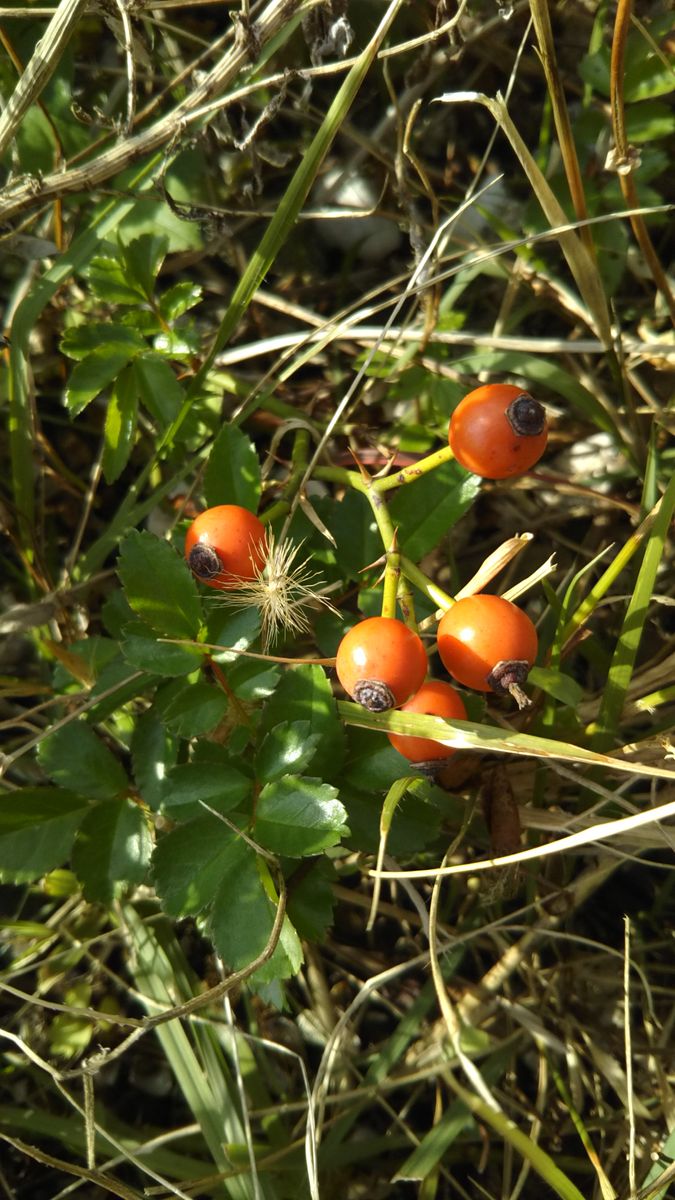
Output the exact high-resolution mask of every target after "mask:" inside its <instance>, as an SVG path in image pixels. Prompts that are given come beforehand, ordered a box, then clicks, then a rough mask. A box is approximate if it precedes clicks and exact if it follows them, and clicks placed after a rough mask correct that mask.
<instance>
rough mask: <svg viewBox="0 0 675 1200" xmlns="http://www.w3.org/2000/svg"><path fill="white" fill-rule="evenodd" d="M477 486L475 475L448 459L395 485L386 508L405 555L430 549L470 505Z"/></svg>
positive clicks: (419, 555) (415, 556) (417, 555)
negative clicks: (400, 484) (388, 506)
mask: <svg viewBox="0 0 675 1200" xmlns="http://www.w3.org/2000/svg"><path fill="white" fill-rule="evenodd" d="M480 486H481V480H480V479H478V478H477V476H475V475H468V474H467V473H466V471H465V470H464V469H463V468H462V467H460V466H459V464H458V463H455V462H449V463H443V465H442V466H440V467H438V468H437V469H436V470H435V471H430V472H429V473H428V474H427V475H422V476H421V477H420V478H419V479H416V480H415V482H414V483H410V484H406V486H405V487H402V488H399V490H398V492H397V493H396V495H395V496H394V497H393V499H392V501H391V505H390V511H391V516H392V520H393V522H394V525H395V526H396V527H397V528H398V533H399V542H400V545H401V549H402V550H403V552H404V553H405V554H406V555H407V556H408V558H412V559H414V560H415V561H416V562H417V561H418V560H419V559H420V558H423V557H424V555H425V554H428V553H429V551H430V550H433V549H434V547H435V546H437V545H438V543H439V541H440V540H441V538H442V537H443V535H444V534H446V533H448V532H449V530H451V529H452V528H453V526H454V525H456V524H457V522H458V520H459V518H460V517H461V516H463V515H464V513H465V512H467V511H468V509H469V508H470V507H471V505H472V503H473V501H474V499H475V497H476V496H477V495H478V492H479V490H480Z"/></svg>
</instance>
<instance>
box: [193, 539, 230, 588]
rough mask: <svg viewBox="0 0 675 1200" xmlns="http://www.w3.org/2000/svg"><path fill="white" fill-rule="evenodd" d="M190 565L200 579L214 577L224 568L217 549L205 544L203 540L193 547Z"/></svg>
mask: <svg viewBox="0 0 675 1200" xmlns="http://www.w3.org/2000/svg"><path fill="white" fill-rule="evenodd" d="M188 566H189V568H190V570H191V571H192V574H193V575H196V576H197V578H198V579H213V578H214V576H215V575H220V572H221V571H222V569H223V564H222V562H221V561H220V559H219V557H218V555H217V554H216V552H215V550H214V549H213V548H212V547H211V546H205V545H204V544H203V543H202V542H198V544H197V545H196V546H193V547H192V549H191V551H190V557H189V558H188Z"/></svg>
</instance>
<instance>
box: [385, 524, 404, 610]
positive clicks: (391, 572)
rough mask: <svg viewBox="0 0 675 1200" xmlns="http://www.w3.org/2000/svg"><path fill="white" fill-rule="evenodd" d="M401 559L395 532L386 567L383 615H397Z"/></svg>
mask: <svg viewBox="0 0 675 1200" xmlns="http://www.w3.org/2000/svg"><path fill="white" fill-rule="evenodd" d="M400 559H401V556H400V554H399V552H398V550H397V549H396V534H394V540H393V542H392V543H391V549H390V550H388V551H387V555H386V562H385V567H384V587H383V589H382V616H383V617H395V616H396V594H397V592H398V584H399V579H400V578H401V567H400Z"/></svg>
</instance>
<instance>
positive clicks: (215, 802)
mask: <svg viewBox="0 0 675 1200" xmlns="http://www.w3.org/2000/svg"><path fill="white" fill-rule="evenodd" d="M252 787H253V785H252V781H251V780H250V779H248V778H247V776H246V775H243V774H242V772H241V771H238V770H237V769H236V768H235V767H233V766H230V764H229V763H227V764H219V763H199V762H189V763H181V764H180V766H177V767H174V768H173V770H172V771H171V772H170V773H169V775H168V776H167V778H166V779H165V780H164V783H163V786H162V789H161V796H162V804H161V807H162V811H163V812H165V813H166V814H167V815H168V816H170V817H171V818H172V819H173V820H176V821H184V820H186V819H189V818H192V817H201V816H203V815H204V809H203V808H202V805H201V802H202V801H203V802H204V803H205V804H208V805H209V806H210V807H211V808H215V809H216V810H217V812H222V813H227V812H230V811H231V810H232V809H234V808H237V806H238V805H240V804H243V803H244V801H245V800H246V799H247V798H248V796H250V794H251V791H252Z"/></svg>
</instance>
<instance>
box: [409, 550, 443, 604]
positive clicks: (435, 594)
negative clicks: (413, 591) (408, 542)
mask: <svg viewBox="0 0 675 1200" xmlns="http://www.w3.org/2000/svg"><path fill="white" fill-rule="evenodd" d="M401 570H402V572H403V574H404V575H405V577H406V579H409V580H410V582H411V583H414V584H415V587H416V588H419V590H420V592H422V594H423V595H425V596H428V597H429V599H430V600H431V601H432V603H433V604H435V605H436V608H442V609H443V611H445V610H446V609H448V608H452V605H453V604H454V603H455V601H454V600H453V598H452V596H449V595H448V593H447V592H444V591H443V588H440V587H439V586H438V584H436V583H432V581H431V580H430V579H429V577H428V576H427V575H425V574H424V571H420V569H419V567H416V566H415V563H414V562H412V561H411V560H410V559H409V558H406V557H405V555H403V554H402V555H401Z"/></svg>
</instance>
